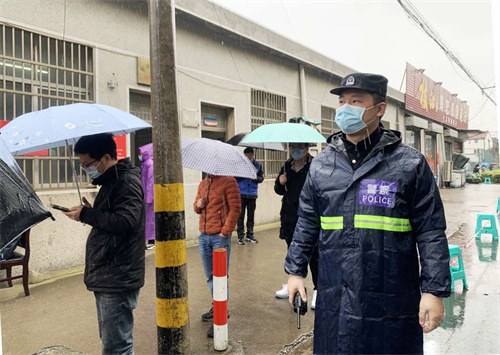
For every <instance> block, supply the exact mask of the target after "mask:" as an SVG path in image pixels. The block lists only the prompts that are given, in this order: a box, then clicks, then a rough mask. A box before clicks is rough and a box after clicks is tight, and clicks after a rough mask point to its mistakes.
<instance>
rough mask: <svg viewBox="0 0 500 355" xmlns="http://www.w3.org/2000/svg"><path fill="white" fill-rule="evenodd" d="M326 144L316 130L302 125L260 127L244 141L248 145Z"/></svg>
mask: <svg viewBox="0 0 500 355" xmlns="http://www.w3.org/2000/svg"><path fill="white" fill-rule="evenodd" d="M265 142H267V143H325V142H326V139H325V137H323V136H322V135H321V134H320V133H319V132H318V131H317V130H315V129H314V128H312V127H310V126H308V125H305V124H300V123H272V124H266V125H263V126H260V127H259V128H257V129H256V130H254V131H253V132H251V133H250V134H248V135H247V136H246V137H245V138H244V139H243V140H242V141H241V143H242V144H247V143H265Z"/></svg>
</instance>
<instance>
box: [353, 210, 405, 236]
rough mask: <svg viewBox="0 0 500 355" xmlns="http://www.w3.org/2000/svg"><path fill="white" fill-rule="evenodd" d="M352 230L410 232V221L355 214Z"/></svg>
mask: <svg viewBox="0 0 500 355" xmlns="http://www.w3.org/2000/svg"><path fill="white" fill-rule="evenodd" d="M354 228H366V229H379V230H385V231H390V232H409V231H411V224H410V220H409V219H407V218H392V217H385V216H373V215H365V214H357V215H355V216H354Z"/></svg>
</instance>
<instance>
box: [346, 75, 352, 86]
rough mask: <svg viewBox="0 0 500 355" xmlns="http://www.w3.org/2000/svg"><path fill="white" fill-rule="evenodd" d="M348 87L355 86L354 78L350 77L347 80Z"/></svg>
mask: <svg viewBox="0 0 500 355" xmlns="http://www.w3.org/2000/svg"><path fill="white" fill-rule="evenodd" d="M345 85H346V86H351V85H354V77H352V76H350V77H348V78H347V81H346V82H345Z"/></svg>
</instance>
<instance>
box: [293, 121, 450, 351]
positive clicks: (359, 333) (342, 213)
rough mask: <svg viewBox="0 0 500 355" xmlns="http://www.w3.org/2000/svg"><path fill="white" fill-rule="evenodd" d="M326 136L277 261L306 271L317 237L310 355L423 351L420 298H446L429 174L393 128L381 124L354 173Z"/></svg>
mask: <svg viewBox="0 0 500 355" xmlns="http://www.w3.org/2000/svg"><path fill="white" fill-rule="evenodd" d="M328 142H329V146H328V147H327V148H326V149H325V151H324V152H323V153H322V154H320V155H319V156H318V157H317V158H315V159H314V160H313V163H312V165H311V168H310V170H309V175H308V178H307V181H306V184H305V185H304V189H303V190H302V195H301V199H300V208H299V221H298V223H297V227H296V229H295V233H294V237H293V242H292V245H291V246H290V249H289V251H288V255H287V258H286V263H285V270H286V272H287V273H289V274H291V275H302V276H303V277H305V276H306V274H307V264H308V260H309V258H310V257H311V255H312V252H313V249H314V246H315V245H316V243H317V242H318V244H319V280H318V286H317V289H318V298H317V303H316V318H315V326H314V353H315V354H419V353H420V354H421V353H423V333H422V328H421V326H420V324H419V321H418V311H419V302H420V294H421V292H422V293H431V294H433V295H435V296H438V297H448V296H449V294H450V271H449V266H448V262H449V254H448V243H447V239H446V235H445V229H446V221H445V216H444V210H443V203H442V201H441V197H440V195H439V190H438V188H437V186H436V183H435V182H434V176H433V174H432V172H431V170H430V168H429V166H428V164H427V162H426V160H425V158H424V156H423V155H422V154H421V153H420V152H418V151H417V150H415V149H413V148H411V147H408V146H406V145H404V144H402V143H401V138H400V133H399V132H396V131H389V130H383V131H382V137H381V139H380V142H379V143H378V144H377V145H375V147H374V148H373V149H372V151H371V152H370V153H369V154H368V156H367V157H366V158H365V160H364V161H363V163H362V165H361V166H360V167H359V168H358V169H357V170H356V171H354V170H353V169H352V167H351V164H350V163H349V159H348V156H347V154H346V151H345V148H344V143H343V142H342V140H341V134H336V135H333V136H332V137H330V138H329V140H328ZM417 246H418V252H419V254H420V263H421V267H422V269H421V274H419V259H418V254H417Z"/></svg>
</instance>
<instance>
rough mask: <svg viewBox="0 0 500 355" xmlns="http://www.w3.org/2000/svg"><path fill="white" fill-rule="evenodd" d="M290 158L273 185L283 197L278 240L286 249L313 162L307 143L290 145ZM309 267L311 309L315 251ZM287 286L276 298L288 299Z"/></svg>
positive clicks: (312, 304) (313, 305)
mask: <svg viewBox="0 0 500 355" xmlns="http://www.w3.org/2000/svg"><path fill="white" fill-rule="evenodd" d="M290 154H291V158H290V159H289V160H288V161H287V162H286V163H285V165H284V166H283V167H282V168H281V171H280V173H279V175H278V177H277V178H276V182H275V184H274V191H275V192H276V193H277V194H278V195H280V196H283V198H282V200H281V213H280V216H281V227H280V232H279V233H280V234H279V237H280V239H284V240H285V242H286V245H287V249H288V248H290V244H291V243H292V239H293V231H294V230H295V225H296V224H297V220H298V215H297V212H298V209H299V197H300V193H301V192H302V187H303V186H304V183H305V182H306V178H307V174H308V172H309V167H310V166H311V163H312V161H313V157H312V156H311V155H310V154H309V144H308V143H291V144H290ZM309 267H310V269H311V274H312V278H313V284H314V294H313V299H312V303H311V308H312V309H314V308H316V283H317V275H318V258H317V250H315V252H314V253H313V256H312V257H311V260H310V261H309ZM288 296H289V295H288V286H287V285H286V284H284V285H283V288H282V289H281V290H278V291H276V297H277V298H282V299H286V298H288Z"/></svg>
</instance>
